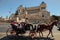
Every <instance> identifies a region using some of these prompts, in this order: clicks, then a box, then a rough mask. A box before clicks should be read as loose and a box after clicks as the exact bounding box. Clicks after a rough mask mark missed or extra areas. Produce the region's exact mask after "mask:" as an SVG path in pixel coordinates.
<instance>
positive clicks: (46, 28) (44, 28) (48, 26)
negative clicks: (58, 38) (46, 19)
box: [37, 21, 57, 37]
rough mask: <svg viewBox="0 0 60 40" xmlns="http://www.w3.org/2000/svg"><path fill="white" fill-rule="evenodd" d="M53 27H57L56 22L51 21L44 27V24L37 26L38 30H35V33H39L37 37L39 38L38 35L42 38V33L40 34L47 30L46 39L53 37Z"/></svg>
mask: <svg viewBox="0 0 60 40" xmlns="http://www.w3.org/2000/svg"><path fill="white" fill-rule="evenodd" d="M54 25H55V26H57V21H53V22H52V23H51V24H47V25H45V24H38V27H39V28H37V32H39V36H41V35H40V33H41V34H42V36H43V33H42V32H43V31H46V30H49V34H48V35H47V37H48V36H49V35H50V34H51V36H52V37H53V33H52V29H53V27H54Z"/></svg>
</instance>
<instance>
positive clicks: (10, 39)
mask: <svg viewBox="0 0 60 40" xmlns="http://www.w3.org/2000/svg"><path fill="white" fill-rule="evenodd" d="M0 40H54V39H51V38H47V37H36V38H31V37H25V36H5V37H3V38H1V39H0Z"/></svg>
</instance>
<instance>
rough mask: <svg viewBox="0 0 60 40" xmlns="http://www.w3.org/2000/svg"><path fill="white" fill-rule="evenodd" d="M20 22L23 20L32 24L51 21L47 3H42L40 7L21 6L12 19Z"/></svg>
mask: <svg viewBox="0 0 60 40" xmlns="http://www.w3.org/2000/svg"><path fill="white" fill-rule="evenodd" d="M12 19H13V20H16V21H18V22H19V20H21V19H27V20H28V21H29V22H30V23H34V24H35V23H48V22H49V21H50V12H48V11H47V10H46V3H44V2H42V3H41V4H40V5H39V6H35V7H28V8H26V7H23V6H22V5H20V6H19V7H18V9H17V10H16V13H15V14H14V16H13V17H12Z"/></svg>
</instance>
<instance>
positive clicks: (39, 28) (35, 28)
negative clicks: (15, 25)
mask: <svg viewBox="0 0 60 40" xmlns="http://www.w3.org/2000/svg"><path fill="white" fill-rule="evenodd" d="M21 25H22V28H21V29H17V30H13V29H12V28H11V27H10V28H9V29H8V30H7V32H6V34H7V35H9V33H10V34H15V35H18V34H24V33H26V31H27V30H29V31H30V33H29V36H34V35H36V33H37V32H38V33H39V36H40V33H41V34H42V36H43V33H42V32H43V31H44V30H49V34H51V36H52V37H53V34H52V29H53V26H54V25H56V26H57V21H53V22H52V23H51V24H48V25H45V24H42V25H41V24H38V25H37V26H36V25H35V26H33V24H26V23H25V22H21ZM20 27H21V26H20ZM49 34H48V35H47V37H48V36H49Z"/></svg>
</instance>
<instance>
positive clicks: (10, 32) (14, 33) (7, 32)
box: [6, 28, 16, 36]
mask: <svg viewBox="0 0 60 40" xmlns="http://www.w3.org/2000/svg"><path fill="white" fill-rule="evenodd" d="M6 35H7V36H8V35H16V32H15V31H13V30H12V28H8V29H7V31H6Z"/></svg>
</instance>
